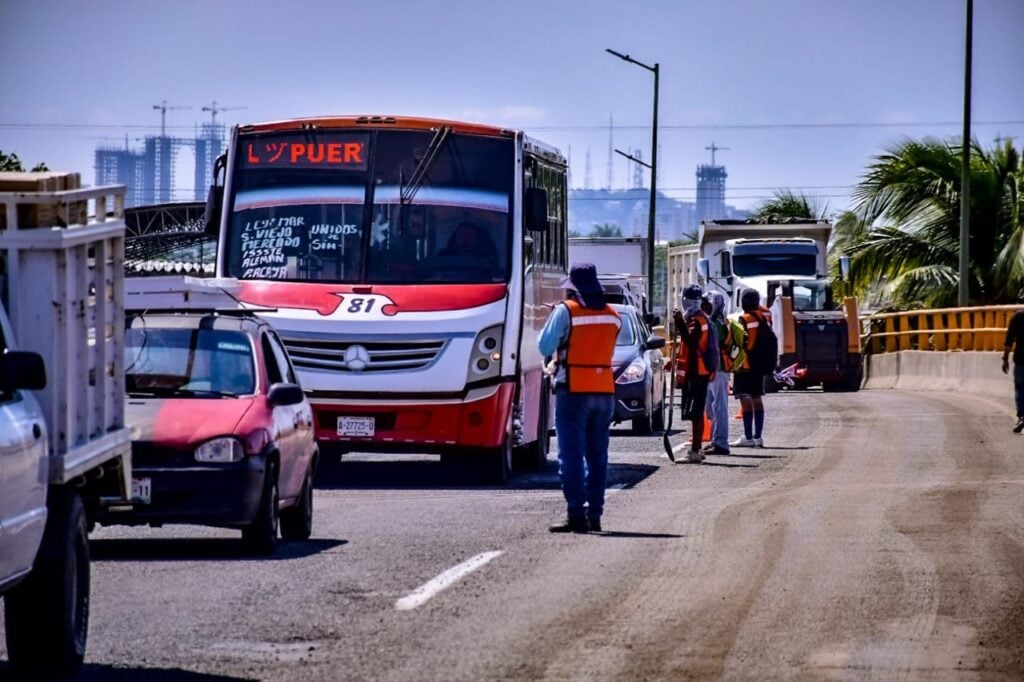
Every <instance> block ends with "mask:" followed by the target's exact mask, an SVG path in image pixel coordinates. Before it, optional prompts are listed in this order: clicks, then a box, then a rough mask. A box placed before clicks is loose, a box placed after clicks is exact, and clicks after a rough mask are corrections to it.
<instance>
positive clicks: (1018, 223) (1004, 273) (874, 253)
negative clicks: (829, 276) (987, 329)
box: [849, 138, 1024, 306]
mask: <svg viewBox="0 0 1024 682" xmlns="http://www.w3.org/2000/svg"><path fill="white" fill-rule="evenodd" d="M961 159H962V156H961V148H960V144H959V142H958V141H956V140H952V141H949V142H944V141H941V140H936V139H934V138H925V139H924V140H921V141H915V140H904V141H902V142H898V143H896V144H894V145H892V146H891V147H890V148H889V149H888V150H887V151H886V153H884V154H882V155H880V156H878V157H876V158H875V162H874V163H873V164H872V165H871V166H870V167H869V168H868V171H867V174H866V175H865V176H864V179H863V180H862V181H861V182H860V184H859V185H858V186H857V188H856V190H855V191H854V198H855V200H856V202H857V204H856V210H857V212H858V214H859V215H860V216H861V217H862V218H863V221H864V223H865V224H867V225H876V227H873V228H872V229H871V230H870V231H869V232H868V233H867V234H866V235H862V236H861V237H860V238H858V239H856V240H855V241H854V243H852V244H851V245H850V249H849V250H850V253H851V255H852V256H853V258H852V267H851V274H852V276H853V280H854V283H855V285H857V286H858V287H859V288H862V287H865V286H868V285H870V284H872V283H878V282H880V281H884V282H885V289H886V290H887V293H888V294H889V295H890V296H891V297H892V300H893V302H894V303H896V304H898V305H911V304H917V305H925V306H949V305H954V304H955V302H956V298H957V287H958V284H959V275H958V271H959V270H958V264H959V253H960V241H959V239H960V173H961ZM970 173H971V202H970V224H971V229H970V237H969V239H970V241H969V254H970V278H971V280H970V283H969V286H970V293H971V301H972V303H1000V302H1008V301H1013V300H1016V298H1017V295H1018V293H1019V292H1020V290H1021V287H1022V285H1024V223H1022V216H1024V211H1022V208H1024V197H1022V195H1021V189H1022V187H1024V168H1022V167H1021V160H1020V153H1019V151H1018V150H1017V149H1015V148H1014V147H1013V142H1012V140H1008V141H1006V142H1005V143H1004V144H1002V145H1001V146H997V147H994V148H993V149H992V150H991V151H986V150H985V149H983V148H982V147H981V146H980V145H979V144H978V143H977V142H976V141H974V142H972V144H971V165H970Z"/></svg>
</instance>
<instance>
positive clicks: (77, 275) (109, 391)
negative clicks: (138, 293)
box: [0, 173, 132, 679]
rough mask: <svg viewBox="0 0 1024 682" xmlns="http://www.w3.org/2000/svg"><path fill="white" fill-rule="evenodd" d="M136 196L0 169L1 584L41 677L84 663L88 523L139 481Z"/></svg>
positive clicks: (13, 637) (16, 662)
mask: <svg viewBox="0 0 1024 682" xmlns="http://www.w3.org/2000/svg"><path fill="white" fill-rule="evenodd" d="M90 205H92V206H93V207H94V209H93V210H92V212H91V217H89V216H90V211H89V206H90ZM123 210H124V187H123V186H113V187H97V188H90V189H81V188H80V187H79V180H78V176H77V175H76V174H67V173H0V474H2V475H0V595H2V596H3V598H4V599H3V601H4V614H5V631H6V638H7V653H8V656H9V658H10V663H11V665H12V667H13V668H14V669H15V670H16V671H18V672H20V673H22V674H23V675H24V676H25V677H26V678H28V679H36V678H38V677H48V676H50V675H57V676H65V675H73V674H74V673H75V672H76V671H77V670H78V668H79V667H80V666H81V664H82V661H83V658H84V656H85V646H86V638H87V633H88V616H89V540H88V532H89V530H90V528H91V527H92V525H93V524H94V520H95V512H96V510H97V509H98V508H99V506H100V505H101V504H113V503H118V502H123V503H127V502H128V501H129V500H130V498H131V495H132V490H131V486H132V478H131V475H132V470H131V433H130V432H129V429H128V428H126V425H125V421H124V302H123V290H124V233H125V224H124V220H123Z"/></svg>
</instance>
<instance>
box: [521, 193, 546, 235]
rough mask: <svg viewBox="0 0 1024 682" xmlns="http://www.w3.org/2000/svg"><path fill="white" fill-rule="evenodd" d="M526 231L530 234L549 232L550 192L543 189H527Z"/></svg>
mask: <svg viewBox="0 0 1024 682" xmlns="http://www.w3.org/2000/svg"><path fill="white" fill-rule="evenodd" d="M525 203H526V206H524V207H523V208H524V211H525V213H526V216H525V217H526V229H527V231H529V232H547V231H548V192H547V190H546V189H543V188H541V187H528V188H527V189H526V202H525Z"/></svg>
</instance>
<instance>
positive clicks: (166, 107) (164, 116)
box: [153, 100, 192, 137]
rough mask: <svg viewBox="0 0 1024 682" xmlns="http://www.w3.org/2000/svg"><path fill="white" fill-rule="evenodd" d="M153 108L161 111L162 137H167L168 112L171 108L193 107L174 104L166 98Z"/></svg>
mask: <svg viewBox="0 0 1024 682" xmlns="http://www.w3.org/2000/svg"><path fill="white" fill-rule="evenodd" d="M153 108H154V109H156V110H157V111H159V112H160V137H167V112H168V111H170V110H171V109H191V108H192V107H185V106H172V105H170V104H168V103H167V100H164V101H163V102H161V103H160V104H154V105H153Z"/></svg>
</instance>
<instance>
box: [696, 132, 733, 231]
mask: <svg viewBox="0 0 1024 682" xmlns="http://www.w3.org/2000/svg"><path fill="white" fill-rule="evenodd" d="M705 149H709V150H711V163H702V164H700V165H699V166H697V222H698V224H699V223H701V222H703V221H705V220H720V219H722V218H727V217H729V216H728V214H727V212H726V207H725V179H726V177H728V174H727V173H726V172H725V166H719V165H718V164H716V163H715V152H717V151H719V150H722V149H728V148H727V147H719V146H717V145H716V144H715V143H714V142H712V143H711V146H710V147H705Z"/></svg>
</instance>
